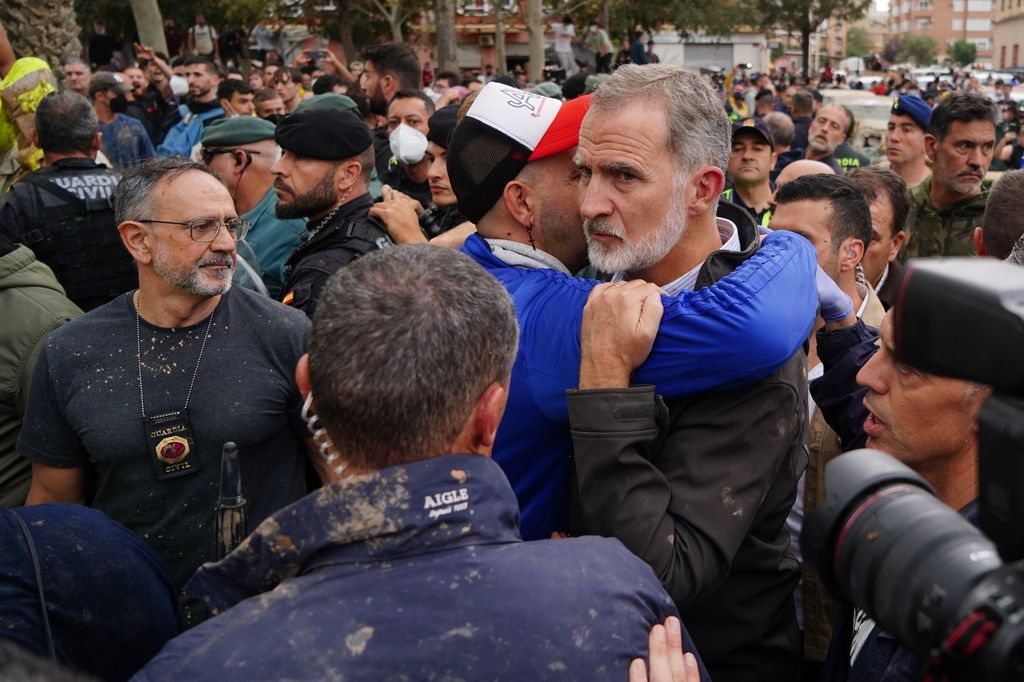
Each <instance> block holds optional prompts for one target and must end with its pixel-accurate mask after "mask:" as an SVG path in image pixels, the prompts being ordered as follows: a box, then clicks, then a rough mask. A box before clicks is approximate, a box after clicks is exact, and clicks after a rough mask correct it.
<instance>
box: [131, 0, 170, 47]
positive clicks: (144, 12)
mask: <svg viewBox="0 0 1024 682" xmlns="http://www.w3.org/2000/svg"><path fill="white" fill-rule="evenodd" d="M131 2H132V15H134V16H135V30H136V31H138V32H139V40H140V41H141V42H142V44H143V45H148V46H149V47H151V48H153V49H154V50H156V51H157V52H163V53H164V54H167V41H166V40H165V39H164V20H163V17H161V16H160V7H159V6H158V5H157V4H156V0H131Z"/></svg>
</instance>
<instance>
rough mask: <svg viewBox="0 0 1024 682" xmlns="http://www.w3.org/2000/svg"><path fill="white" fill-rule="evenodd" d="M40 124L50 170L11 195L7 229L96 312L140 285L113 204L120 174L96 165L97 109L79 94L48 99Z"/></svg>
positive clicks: (36, 137) (2, 222) (3, 225)
mask: <svg viewBox="0 0 1024 682" xmlns="http://www.w3.org/2000/svg"><path fill="white" fill-rule="evenodd" d="M35 122H36V129H35V133H33V141H34V142H35V145H36V146H37V147H39V148H40V149H42V150H43V154H44V158H45V162H46V165H45V167H44V168H41V169H39V170H37V171H35V172H33V173H30V174H28V175H26V176H25V177H24V178H22V180H21V182H19V183H18V184H16V185H15V186H14V188H13V189H12V190H11V192H10V193H9V194H8V195H7V196H6V197H5V198H4V202H3V205H2V206H0V229H2V230H4V231H5V232H6V233H7V235H8V237H9V239H10V240H11V241H12V242H15V243H21V244H24V245H25V246H27V247H29V248H30V249H32V251H34V252H35V254H36V258H37V259H38V260H39V261H41V262H43V263H45V264H46V265H48V266H50V269H51V270H53V273H54V275H56V276H57V281H58V282H60V284H61V285H62V286H63V287H64V291H65V292H66V293H67V296H68V298H70V299H71V300H72V301H73V302H74V303H75V304H76V305H78V306H79V307H80V308H82V309H83V310H86V311H88V310H91V309H93V308H95V307H97V306H99V305H102V304H104V303H106V302H107V301H110V300H111V299H113V298H114V297H116V296H117V295H118V294H121V293H124V292H125V291H128V290H129V289H132V288H133V287H134V286H135V284H136V282H137V278H136V274H135V267H134V265H133V264H132V258H131V256H129V255H128V252H127V251H126V250H125V249H124V247H123V246H122V245H121V239H120V237H119V236H118V234H117V229H115V228H116V223H115V222H114V209H113V208H112V207H111V202H110V198H111V197H112V196H113V194H114V190H115V189H116V188H117V183H118V179H119V177H120V176H119V175H118V174H117V173H115V172H114V171H111V170H110V169H108V168H107V167H106V166H103V165H101V164H98V163H96V162H95V161H94V160H93V158H94V157H95V156H96V152H97V150H98V149H99V147H100V137H99V132H98V123H97V120H96V112H95V111H94V110H93V108H92V105H91V104H90V103H89V100H87V99H85V98H84V97H82V96H81V95H79V94H78V93H75V92H72V91H64V92H60V93H53V94H51V95H48V96H47V97H45V98H44V99H43V100H42V102H40V103H39V108H38V110H37V111H36V119H35Z"/></svg>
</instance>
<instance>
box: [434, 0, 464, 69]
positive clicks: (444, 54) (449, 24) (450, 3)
mask: <svg viewBox="0 0 1024 682" xmlns="http://www.w3.org/2000/svg"><path fill="white" fill-rule="evenodd" d="M434 17H435V21H436V22H437V45H436V47H437V59H436V60H435V63H436V64H437V68H438V69H439V70H441V71H453V72H455V73H458V72H459V55H458V51H457V50H456V37H455V0H434Z"/></svg>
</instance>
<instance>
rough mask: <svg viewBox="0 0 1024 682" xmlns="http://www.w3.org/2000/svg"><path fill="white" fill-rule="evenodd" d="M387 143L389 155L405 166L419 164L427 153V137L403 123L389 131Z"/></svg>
mask: <svg viewBox="0 0 1024 682" xmlns="http://www.w3.org/2000/svg"><path fill="white" fill-rule="evenodd" d="M388 141H389V142H390V143H391V153H392V154H393V155H394V157H395V158H396V159H398V160H399V161H400V162H402V163H404V164H405V165H406V166H411V165H412V164H414V163H419V162H420V161H422V160H423V155H424V154H426V153H427V136H426V135H424V134H423V133H421V132H420V131H418V130H416V129H415V128H413V127H412V126H407V125H406V124H404V123H399V124H398V127H397V128H395V129H394V130H393V131H391V135H390V136H389V137H388Z"/></svg>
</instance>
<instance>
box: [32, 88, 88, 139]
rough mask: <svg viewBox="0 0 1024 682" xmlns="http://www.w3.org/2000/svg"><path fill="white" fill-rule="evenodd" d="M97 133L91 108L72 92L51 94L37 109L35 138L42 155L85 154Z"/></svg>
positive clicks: (83, 98)
mask: <svg viewBox="0 0 1024 682" xmlns="http://www.w3.org/2000/svg"><path fill="white" fill-rule="evenodd" d="M98 132H99V121H97V120H96V111H95V110H94V109H93V108H92V104H91V103H90V102H89V100H87V99H86V98H85V97H82V96H81V95H79V94H78V93H77V92H74V91H73V90H63V91H61V92H51V93H50V94H49V95H47V96H46V97H44V98H43V100H42V101H41V102H40V103H39V108H37V109H36V134H38V135H39V146H40V147H41V148H42V150H43V151H44V152H50V153H55V154H73V153H75V152H81V153H86V154H88V153H89V152H91V151H92V142H93V140H94V139H95V138H96V133H98Z"/></svg>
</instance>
